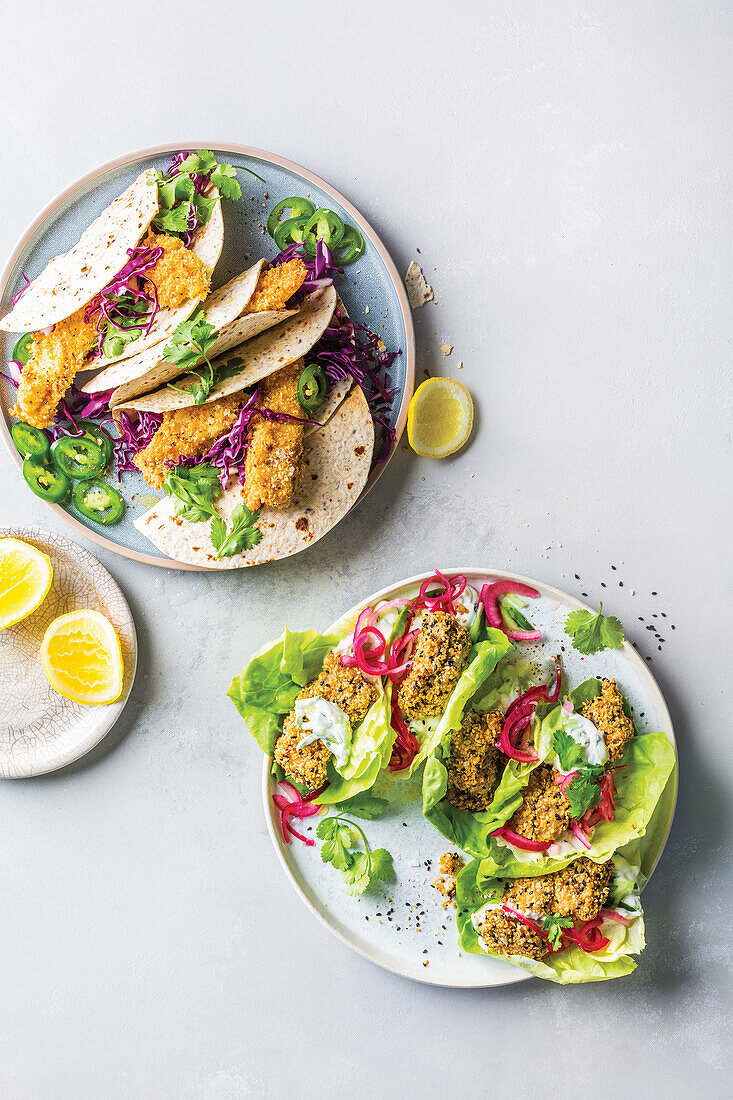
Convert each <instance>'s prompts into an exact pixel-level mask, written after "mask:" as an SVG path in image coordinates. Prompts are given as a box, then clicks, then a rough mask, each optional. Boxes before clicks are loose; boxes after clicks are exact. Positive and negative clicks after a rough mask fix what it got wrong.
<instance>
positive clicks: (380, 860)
mask: <svg viewBox="0 0 733 1100" xmlns="http://www.w3.org/2000/svg"><path fill="white" fill-rule="evenodd" d="M370 863H371V867H370V871H371V876H372V878H374V879H377V880H378V881H379V882H389V881H390V879H391V878H393V877H394V867H393V865H392V856H391V855H390V853H389V852H388V851H387V849H386V848H375V849H374V851H373V852H372V853H371V855H370Z"/></svg>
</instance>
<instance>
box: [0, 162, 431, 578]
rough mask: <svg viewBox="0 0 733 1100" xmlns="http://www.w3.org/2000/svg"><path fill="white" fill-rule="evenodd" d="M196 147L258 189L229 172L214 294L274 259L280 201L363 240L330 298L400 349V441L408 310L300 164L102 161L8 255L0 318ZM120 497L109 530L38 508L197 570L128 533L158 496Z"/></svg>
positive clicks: (5, 351)
mask: <svg viewBox="0 0 733 1100" xmlns="http://www.w3.org/2000/svg"><path fill="white" fill-rule="evenodd" d="M204 148H205V149H212V150H213V151H214V152H215V153H216V155H217V157H218V158H219V159H220V160H223V161H227V162H229V163H233V164H238V165H243V166H244V167H245V168H249V169H251V171H252V172H255V173H257V175H258V176H261V177H262V179H263V180H264V181H265V182H264V183H261V182H260V180H258V179H256V178H255V176H253V175H250V174H249V173H248V172H245V171H241V172H238V173H237V178H238V179H239V182H240V184H241V187H242V199H241V201H239V202H227V201H226V200H224V202H223V206H222V208H223V213H224V223H225V236H224V249H223V251H222V254H221V258H220V260H219V262H218V264H217V266H216V270H215V272H214V278H213V288H214V289H216V288H217V287H219V286H221V285H222V284H223V283H225V282H227V281H228V280H229V279H231V278H232V277H233V276H234V275H237V274H239V273H240V272H241V271H243V270H244V269H245V268H247V267H249V266H250V265H251V264H253V263H255V262H256V261H257V260H258V259H259V258H260V257H261V256H265V257H267V258H273V257H274V256H275V255H276V254H277V251H278V249H277V247H276V246H275V244H274V241H272V239H271V238H270V237H269V236H268V235H267V233H266V231H265V222H266V219H267V215H268V214H269V212H270V210H271V209H272V207H273V206H274V205H275V203H277V202H279V200H280V199H283V198H286V197H288V196H290V195H306V196H308V198H310V199H311V201H312V202H314V203H315V205H316V206H326V207H329V208H330V209H332V210H335V211H336V212H337V213H339V214H340V215H341V216H342V217H343V219H344V220H345V221H347V222H351V223H352V224H354V225H357V226H358V227H359V229H360V230H361V232H362V234H363V236H364V239H365V241H366V251H365V253H364V255H363V256H362V257H361V259H359V260H358V261H357V262H356V263H354V264H352V265H351V266H350V267H347V268H345V272H344V275H343V276H340V277H339V278H338V280H337V284H336V289H337V290H338V292H339V294H340V295H341V297H342V298H343V300H344V303H345V305H346V308H347V310H348V312H349V314H350V316H351V317H352V318H353V319H354V320H356V321H361V322H362V323H364V324H367V325H368V327H369V328H371V329H373V330H374V331H375V332H376V333H377V334H378V335H379V336H380V337H381V338H382V339H383V341H384V343H385V345H386V346H387V348H388V349H390V350H393V349H395V350H396V349H399V350H400V352H401V354H400V355H398V356H397V358H396V360H395V362H394V364H393V366H392V368H391V371H390V377H389V384H390V385H391V386H395V387H396V390H395V393H394V394H393V396H392V399H391V403H390V408H389V412H388V420H389V423H390V425H391V427H393V428H394V429H395V431H396V433H397V437H398V438H399V436H400V435H401V434H402V431H403V429H404V427H405V422H406V419H407V406H408V404H409V401H410V397H411V396H412V388H413V379H414V373H415V367H414V361H415V341H414V332H413V326H412V318H411V315H410V307H409V304H408V301H407V295H406V293H405V288H404V286H403V284H402V280H401V278H400V276H399V274H398V272H397V269H396V268H395V265H394V263H393V262H392V260H391V259H390V257H389V254H388V253H387V250H386V249H385V247H384V245H383V244H382V242H381V241H380V239H379V237H378V236H377V234H376V233H375V232H374V230H373V229H372V227H371V226H370V225H369V224H368V222H367V221H365V219H364V218H363V217H362V215H361V214H360V213H359V212H358V211H357V210H355V209H354V207H353V206H352V205H351V204H350V203H349V202H348V200H347V199H345V198H344V197H343V195H340V194H339V193H338V191H335V190H334V189H333V188H332V187H330V186H329V185H328V184H327V183H325V182H324V181H323V180H322V179H319V178H318V176H315V175H313V174H312V173H311V172H308V171H307V170H306V169H304V168H301V167H300V166H299V165H297V164H293V163H291V162H290V161H287V160H283V159H282V158H281V157H277V156H274V155H273V154H272V153H267V152H264V151H263V150H261V149H251V148H248V147H246V146H242V145H228V144H217V143H211V142H201V141H198V142H188V143H186V142H182V143H181V144H178V145H161V146H157V147H155V148H153V149H144V150H141V151H140V152H137V153H132V154H130V155H129V156H125V157H121V158H119V159H118V160H115V161H111V162H110V163H108V164H105V165H102V167H101V168H97V169H95V170H94V171H93V172H91V173H90V174H89V175H87V176H84V177H83V178H82V179H81V180H78V181H77V182H76V183H74V184H73V185H72V186H71V187H70V188H68V189H67V190H66V191H64V192H63V194H61V195H59V196H58V197H57V198H56V199H54V201H53V202H52V203H50V205H49V206H47V207H46V209H45V210H44V211H42V213H41V214H40V215H39V216H38V218H36V220H35V221H34V222H33V224H32V225H30V226H29V227H28V229H27V230H26V231H25V233H24V234H23V236H22V237H21V239H20V241H19V242H18V244H17V245H16V247H15V249H14V250H13V253H12V255H11V256H10V258H9V260H8V263H7V265H6V267H5V269H4V271H3V273H2V275H1V276H0V307H1V312H2V314H5V313H7V312H8V311H9V310H10V308H11V301H12V297H13V295H14V294H15V293H16V292H17V291H18V290H19V289H20V288H21V286H22V285H23V280H22V278H21V272H25V274H26V275H27V276H28V278H30V279H33V278H35V276H36V275H38V274H39V272H40V271H42V270H43V268H44V267H45V265H46V264H47V263H48V261H49V260H50V259H51V258H52V257H53V256H56V255H58V254H59V253H60V252H65V251H66V250H67V249H69V248H70V247H71V246H72V245H73V244H75V243H76V241H77V240H78V239H79V237H80V236H81V234H82V232H83V231H84V230H85V229H86V228H87V226H88V225H89V223H90V222H91V221H92V220H93V219H94V218H95V217H96V215H97V214H98V213H99V212H100V211H101V210H102V209H104V207H105V206H106V205H107V204H108V203H109V202H111V201H112V199H114V198H115V197H116V196H117V195H119V194H120V192H121V191H123V190H124V189H125V188H126V187H127V186H128V185H129V184H130V183H131V182H132V181H133V180H134V179H135V178H136V176H138V175H139V174H140V172H141V171H143V170H144V169H145V168H159V169H161V170H164V169H165V167H166V165H167V164H168V162H169V161H170V157H171V155H172V154H173V153H176V152H178V151H179V150H181V149H204ZM16 339H17V336H16V335H6V334H4V333H1V334H0V350H1V351H2V357H3V362H7V360H8V359H9V358H10V356H11V352H12V349H13V345H14V343H15V340H16ZM14 397H15V390H14V388H13V387H12V386H11V385H10V384H9V383H7V382H5V381H2V384H1V385H0V408H1V409H2V420H1V421H0V432H2V435H3V438H4V440H5V443H6V445H7V446H8V448H9V450H10V453H11V454H12V456H13V458H14V460H15V462H16V464H17V466H18V476H19V477H20V476H21V474H20V466H21V462H20V456H19V455H18V453H17V451H16V449H15V447H14V446H13V443H12V440H11V438H10V425H11V423H12V418H11V417H10V416H9V414H8V409H9V407H10V406H11V405H12V404H13V401H14ZM392 454H394V448H393V451H392ZM390 457H391V456H390ZM386 465H387V463H386V462H383V463H381V464H380V465H378V466H375V467H374V469H373V470H372V473H371V475H370V477H369V480H368V481H367V484H366V487H365V489H364V494H366V493H367V492H368V491H369V489H371V487H372V486H373V485H374V483H375V482H376V480H377V478H378V477H379V476H380V474H381V473H382V471H383V470H384V468H385V467H386ZM121 488H122V491H123V495H124V496H125V499H126V501H127V512H126V515H125V518H124V519H123V520H122V521H121V522H120V523H119V524H117V525H116V526H114V527H110V528H103V527H100V526H99V525H97V524H94V523H92V522H91V521H88V520H86V519H85V518H84V517H83V516H81V515H80V514H79V513H77V512H76V510H75V509H74V508H73V506H72V505H66V506H60V505H54V504H48V505H46V506H47V507H48V508H53V509H54V510H55V511H56V512H57V513H58V514H59V515H60V517H61V518H62V519H63V520H64V521H65V522H66V523H68V524H69V525H70V526H71V527H74V528H75V529H76V531H77V533H78V534H82V535H85V536H86V537H87V538H89V539H91V540H92V541H93V542H95V543H97V545H100V546H105V547H106V548H107V549H109V550H113V551H115V552H116V553H118V554H122V555H123V556H125V557H129V558H134V559H136V560H138V561H144V562H147V563H149V564H152V565H162V566H168V567H170V568H175V569H196V566H191V565H183V564H181V563H179V562H174V561H172V560H171V559H170V558H168V557H165V556H164V555H161V554H159V553H158V552H157V551H156V550H155V548H154V547H152V546H151V544H150V543H149V542H148V540H147V539H146V538H145V537H144V536H143V535H142V534H140V532H139V531H137V530H136V529H135V527H134V526H133V521H134V520H135V519H136V518H137V517H138V516H139V515H141V514H142V513H143V512H144V511H147V509H148V508H150V507H151V506H152V505H153V504H154V503H155V501H156V500H157V499H158V498H159V496H160V494H155V493H153V492H152V490H151V489H150V487H149V486H148V485H147V484H146V483H145V482H144V481H143V479H142V476H141V475H139V474H125V475H124V479H123V483H122V487H121ZM29 492H30V490H29ZM364 494H362V495H364ZM346 522H349V520H347V521H346ZM316 552H317V551H316Z"/></svg>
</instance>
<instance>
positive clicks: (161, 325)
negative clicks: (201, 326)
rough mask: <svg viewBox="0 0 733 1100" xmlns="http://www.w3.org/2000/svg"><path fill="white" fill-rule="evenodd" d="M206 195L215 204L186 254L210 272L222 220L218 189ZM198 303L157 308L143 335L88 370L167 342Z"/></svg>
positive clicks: (221, 241)
mask: <svg viewBox="0 0 733 1100" xmlns="http://www.w3.org/2000/svg"><path fill="white" fill-rule="evenodd" d="M207 196H208V197H209V198H216V199H218V201H217V202H216V204H215V205H214V206H213V207H212V210H211V216H210V217H209V220H208V221H207V222H206V224H205V225H200V226H199V227H198V229H197V230H196V232H195V233H194V234H193V239H192V241H191V247H190V251H191V252H193V254H194V256H198V258H199V259H200V260H201V262H202V263H204V264H206V266H207V267H208V269H209V271H213V270H214V268H215V267H216V265H217V263H218V261H219V257H220V256H221V250H222V247H223V245H224V218H223V216H222V212H221V197H220V195H219V192H218V190H217V189H216V188H215V187H213V188H210V189H209V190H208V191H207ZM201 300H202V299H201V298H188V299H186V301H185V302H182V303H181V304H180V306H176V307H175V308H174V309H161V310H160V311H159V312H158V313H156V315H155V320H154V321H153V324H152V325H151V327H150V332H149V333H148V334H147V336H141V337H139V338H138V339H137V340H132V341H131V342H130V343H129V344H125V346H124V348H123V350H122V351H121V352H120V354H119V355H116V356H114V357H113V358H111V359H95V360H93V362H92V363H91V367H92V368H93V369H94V370H101V369H103V368H106V367H109V366H110V365H111V364H113V363H120V362H122V361H123V360H124V359H130V358H131V357H132V356H137V355H140V354H141V353H142V352H143V351H146V350H147V349H148V348H152V347H154V346H155V345H156V344H159V343H161V342H162V341H163V340H166V341H167V340H169V339H170V337H171V336H172V335H173V333H174V332H175V330H176V328H177V326H178V325H180V323H181V321H185V320H186V319H187V318H188V317H190V316H191V314H192V313H193V311H194V310H195V309H196V307H197V306H198V305H200V303H201Z"/></svg>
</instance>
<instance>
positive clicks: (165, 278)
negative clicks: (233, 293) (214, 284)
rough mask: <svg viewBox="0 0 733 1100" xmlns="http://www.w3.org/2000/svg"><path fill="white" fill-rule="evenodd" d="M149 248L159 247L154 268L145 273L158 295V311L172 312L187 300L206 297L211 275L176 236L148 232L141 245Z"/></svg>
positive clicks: (204, 265)
mask: <svg viewBox="0 0 733 1100" xmlns="http://www.w3.org/2000/svg"><path fill="white" fill-rule="evenodd" d="M143 243H144V244H145V245H148V246H149V247H150V248H162V249H163V255H162V256H161V257H160V259H159V260H158V262H157V263H156V265H155V267H151V269H150V270H149V271H147V272H146V273H145V279H146V281H147V282H149V283H153V284H154V286H155V289H156V291H157V292H158V305H159V306H160V308H161V309H175V307H176V306H180V305H181V303H182V302H185V301H186V299H187V298H205V297H206V295H207V294H208V293H209V287H210V285H211V272H210V271H209V269H208V267H207V266H206V264H205V263H204V262H203V260H200V259H199V257H198V256H197V255H196V254H195V253H193V252H191V251H190V249H188V248H186V247H185V245H184V243H183V241H182V240H180V238H178V237H170V236H168V234H167V233H148V235H147V237H146V238H145V240H144V242H143Z"/></svg>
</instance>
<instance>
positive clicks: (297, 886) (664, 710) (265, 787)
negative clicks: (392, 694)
mask: <svg viewBox="0 0 733 1100" xmlns="http://www.w3.org/2000/svg"><path fill="white" fill-rule="evenodd" d="M440 571H441V573H443V574H445V575H446V576H451V575H456V574H465V575H467V576H470V575H471V574H474V575H476V574H478V575H480V576H486V577H496V578H497V579H501V580H513V581H519V582H520V583H522V584H529V585H531V586H532V587H540V588H541V589H543V592H542V594H543V595H549V596H550V597H551V598H552V597H560V599H561V600H562V601H563V602H566V603H569V604H570V605H571V606H572V607H573V608H578V609H582V610H583V611H590V612H591V613H592V614H595V612H594V611H593V608H592V607H590V606H589V605H588V604H586V603H583V601H582V600H578V599H576V597H575V596H571V595H570V594H569V593H567V592H564V591H563V590H562V589H561V588H557V587H555V586H554V585H551V584H545V583H544V581H538V580H537V579H536V578H534V577H528V576H525V575H524V574H522V573H512V572H507V571H505V570H501V569H480V568H476V567H475V566H470V567H465V566H464V567H463V568H457V567H447V568H442V569H441V570H440ZM434 573H435V570H434V569H433V570H430V571H428V572H423V573H417V574H415V575H414V576H411V577H406V578H405V579H403V580H398V581H395V582H394V583H392V584H390V585H387V586H386V587H384V588H382V589H379V590H378V591H377V592H373V593H371V594H370V595H369V596H365V597H364V598H363V599H362V600H360V601H359V602H358V603H356V604H354V606H353V607H351V608H349V610H348V611H345V612H344V613H343V614H342V615H339V617H338V619H336V620H334V623H332V624H331V626H333V625H335V623H338V622H340V621H341V620H342V619H344V618H347V617H348V616H350V615H353V614H355V613H356V612H358V611H359V610H360V609H361V608H362V607H363V606H364V605H365V604H371V603H373V602H374V601H375V600H380V599H385V598H388V597H389V594H390V593H392V592H394V590H395V589H400V588H405V587H406V586H407V585H411V584H421V583H422V582H423V581H424V580H427V579H428V578H429V577H432V576H433V575H434ZM621 652H623V653H625V654H627V655H628V656H630V657H632V658H633V659H634V661H635V662H636V664H637V666H638V668H639V669H640V670H641V671H642V673H643V676H644V678H645V679H646V680H647V681H648V683H649V687H650V690H651V691H652V692H653V693H656V696H657V703H658V705H659V707H660V713H661V715H662V718H663V719H666V723H667V727H666V729H665V733H666V734H667V736H668V737H669V740H670V742H671V744H672V747H673V748H674V750H675V757H676V763H675V767H674V770H673V771H672V774H671V775H670V777H669V779H668V780H667V784H669V783H673V784H674V800H673V803H672V806H671V811H670V815H669V821H668V823H667V828H666V832H665V836H664V841H663V842H662V844H661V846H660V848H659V851H658V853H657V855H656V858H655V859H654V862H653V864H652V866H651V868H650V870H649V875H648V877H647V880H646V883H645V884H644V886H645V887H646V885H647V883H648V882H649V880H650V879H651V877H652V875H653V874H654V871H655V870H656V868H657V865H658V864H659V861H660V859H661V858H662V854H663V852H664V849H665V848H666V846H667V842H668V840H669V834H670V832H671V829H672V823H673V821H674V816H675V812H676V810H677V797H678V793H679V753H678V751H677V739H676V737H675V732H674V727H673V725H672V716H671V714H670V712H669V707H668V706H667V701H666V699H665V698H664V695H663V694H662V689H661V688H660V687H659V684H658V683H657V681H656V678H655V676H654V674H653V673H652V671H651V670H650V668H649V666H648V665H647V663H646V662H645V661H644V660H642V658H641V656H640V654H639V653H637V651H636V650H635V649H634V647H633V646H632V645H631V643H630V642H629V641H627V640H624V644H623V646H622V647H621ZM271 766H272V757H271V756H266V757H265V759H264V761H263V765H262V804H263V810H264V813H265V821H266V823H267V830H268V833H269V834H270V840H271V841H272V845H273V847H274V849H275V852H276V853H277V857H278V859H279V861H280V864H281V866H282V867H283V869H284V871H285V874H286V875H287V877H288V879H289V881H290V884H291V886H292V887H293V889H294V890H295V892H296V893H297V895H298V897H299V898H300V900H301V901H302V902H303V904H304V905H305V906H306V908H307V909H308V910H309V911H310V912H311V913H312V914H313V915H314V916H315V917H316V918H317V920H318V921H320V923H321V924H322V925H324V926H325V927H326V928H327V929H328V930H329V932H331V933H332V934H333V935H334V936H336V937H337V938H338V939H339V940H341V942H342V943H344V944H346V946H347V947H349V948H350V949H351V950H352V951H355V952H356V953H357V954H358V955H361V956H362V958H365V959H368V960H369V962H371V963H374V964H375V965H376V966H380V967H381V968H382V969H384V970H389V971H390V972H391V973H393V974H399V975H400V977H403V978H408V979H409V980H411V981H416V982H421V983H422V984H423V985H433V986H438V987H442V988H444V989H494V988H498V987H501V986H505V985H515V984H516V983H517V982H522V981H528V980H529V979H531V978H532V977H533V976H534V975H532V974H529V973H528V972H527V971H525V970H521V969H520V968H519V967H513V968H512V969H513V970H514V971H515V972H516V973H515V974H510V975H508V976H507V978H506V979H503V980H501V981H490V982H481V981H468V982H461V983H457V982H455V981H443V980H441V979H440V978H439V977H437V976H435V977H433V976H431V975H429V974H428V972H427V971H426V973H425V975H422V974H418V975H416V974H413V973H411V972H409V973H408V972H407V970H403V969H400V968H399V966H391V965H389V964H388V963H387V962H385V961H383V960H382V959H380V958H379V957H377V954H376V953H370V952H369V951H368V950H365V949H364V948H362V947H361V946H360V945H359V944H358V943H356V942H355V941H353V940H352V939H350V938H349V936H348V935H345V934H344V933H343V932H342V931H341V929H340V928H339V927H337V925H336V922H335V920H333V921H332V920H331V919H330V914H329V913H328V910H325V911H324V910H323V909H321V908H319V907H318V906H316V905H315V904H314V903H313V901H312V900H311V897H310V894H311V893H312V891H310V890H309V889H308V888H307V884H304V885H301V882H300V881H299V876H298V875H297V874H296V872H295V870H294V869H293V868H292V867H291V866H290V864H289V863H288V861H287V860H286V858H285V852H284V850H283V845H282V841H281V838H280V835H279V832H278V829H277V824H276V822H275V817H274V814H273V810H272V800H271V798H270V778H271V777H270V768H271ZM665 790H666V785H665ZM660 799H661V795H660ZM509 965H511V964H509Z"/></svg>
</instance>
